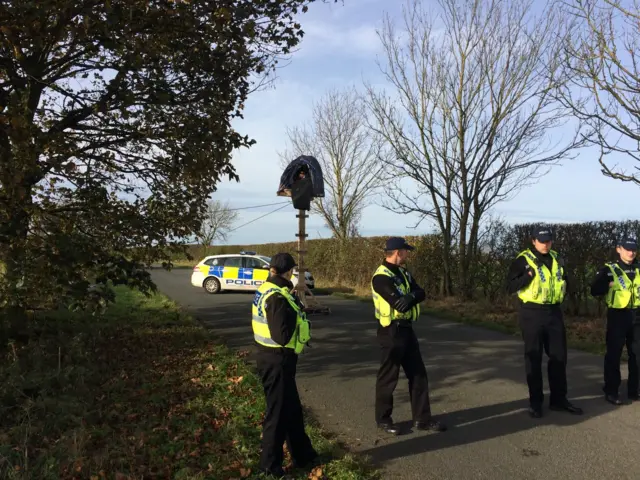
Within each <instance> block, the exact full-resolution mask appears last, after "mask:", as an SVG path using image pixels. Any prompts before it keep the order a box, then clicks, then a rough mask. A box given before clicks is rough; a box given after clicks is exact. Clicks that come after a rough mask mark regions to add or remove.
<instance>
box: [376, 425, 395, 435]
mask: <svg viewBox="0 0 640 480" xmlns="http://www.w3.org/2000/svg"><path fill="white" fill-rule="evenodd" d="M378 428H379V429H381V430H384V431H385V432H386V433H389V434H391V435H398V434H399V433H400V429H399V428H398V426H397V425H396V424H394V423H393V422H378Z"/></svg>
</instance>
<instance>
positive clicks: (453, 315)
mask: <svg viewBox="0 0 640 480" xmlns="http://www.w3.org/2000/svg"><path fill="white" fill-rule="evenodd" d="M317 293H319V294H325V295H334V296H339V297H342V298H347V299H351V300H358V301H364V302H371V295H370V293H369V292H367V291H365V290H363V289H357V288H350V287H344V286H330V285H324V284H321V285H320V287H319V288H318V289H317ZM422 312H423V314H425V315H431V316H434V317H438V318H442V319H445V320H451V321H455V322H460V323H465V324H467V325H474V326H477V327H482V328H487V329H489V330H494V331H498V332H502V333H506V334H509V335H518V336H519V335H520V327H519V326H518V314H517V311H516V310H515V309H513V308H507V307H503V306H499V305H494V304H489V303H481V302H469V301H462V300H460V299H457V298H448V299H444V300H435V301H428V302H426V304H424V305H422ZM565 324H566V328H567V343H568V345H569V347H570V348H574V349H577V350H582V351H585V352H589V353H594V354H596V355H604V353H605V349H606V347H605V326H606V322H605V320H604V319H593V318H583V317H572V316H566V317H565ZM623 361H626V351H625V352H624V355H623Z"/></svg>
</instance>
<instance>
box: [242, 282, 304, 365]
mask: <svg viewBox="0 0 640 480" xmlns="http://www.w3.org/2000/svg"><path fill="white" fill-rule="evenodd" d="M276 294H279V295H282V296H283V297H284V298H285V299H286V300H287V302H289V305H291V308H293V309H294V310H295V312H296V328H295V331H294V332H293V335H292V336H291V340H289V342H288V343H287V344H286V345H285V346H284V347H283V346H282V345H280V344H279V343H277V342H276V341H275V340H273V339H272V338H271V332H270V331H269V324H268V322H267V314H266V311H265V308H264V307H265V302H266V301H267V299H268V298H269V297H271V296H272V295H276ZM251 314H252V315H251V317H252V319H251V326H252V328H253V338H254V339H255V341H256V342H257V343H259V344H260V345H263V346H265V347H272V348H291V349H293V350H294V351H295V352H296V353H298V354H299V353H302V351H303V350H304V347H305V346H306V344H307V343H308V342H309V340H311V325H310V324H309V321H308V320H307V316H306V314H305V313H304V312H303V311H302V309H301V308H300V307H299V306H298V304H297V303H296V301H295V299H294V298H293V297H292V296H291V293H289V289H287V288H282V287H279V286H277V285H276V284H275V283H271V282H264V283H263V284H262V285H260V288H258V291H257V292H256V294H255V296H254V298H253V306H252V307H251Z"/></svg>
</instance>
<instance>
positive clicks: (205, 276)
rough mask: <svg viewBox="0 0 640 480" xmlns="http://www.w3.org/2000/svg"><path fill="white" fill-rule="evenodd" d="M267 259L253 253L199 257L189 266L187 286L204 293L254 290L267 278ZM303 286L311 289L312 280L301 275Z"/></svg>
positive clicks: (296, 271)
mask: <svg viewBox="0 0 640 480" xmlns="http://www.w3.org/2000/svg"><path fill="white" fill-rule="evenodd" d="M270 261H271V258H270V257H266V256H264V255H257V254H256V252H240V253H239V254H227V255H211V256H208V257H205V258H203V259H202V260H201V261H200V263H198V264H197V265H196V266H195V267H193V272H192V273H191V285H193V286H194V287H201V288H204V290H205V291H206V292H208V293H218V292H220V291H222V290H244V291H247V290H251V291H255V290H257V289H258V287H260V285H262V284H263V283H264V281H265V280H266V279H267V277H268V276H269V262H270ZM305 280H306V284H307V287H309V288H310V289H312V288H314V287H315V280H314V278H313V276H312V275H311V274H310V273H309V272H305ZM291 282H292V283H293V285H294V286H295V285H296V284H297V283H298V269H297V268H294V270H293V277H292V278H291Z"/></svg>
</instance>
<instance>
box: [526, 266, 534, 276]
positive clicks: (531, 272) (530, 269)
mask: <svg viewBox="0 0 640 480" xmlns="http://www.w3.org/2000/svg"><path fill="white" fill-rule="evenodd" d="M527 273H528V274H529V276H530V277H533V276H534V275H535V274H536V272H535V270H534V269H533V268H531V267H530V266H529V265H527Z"/></svg>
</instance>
